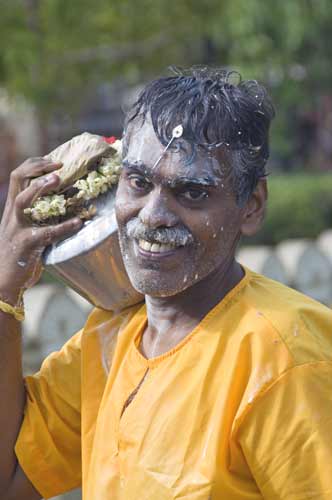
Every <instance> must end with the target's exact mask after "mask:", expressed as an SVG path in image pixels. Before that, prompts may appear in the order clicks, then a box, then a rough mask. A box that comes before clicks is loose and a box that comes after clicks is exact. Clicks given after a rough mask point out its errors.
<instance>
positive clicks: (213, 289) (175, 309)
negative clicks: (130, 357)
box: [145, 259, 243, 336]
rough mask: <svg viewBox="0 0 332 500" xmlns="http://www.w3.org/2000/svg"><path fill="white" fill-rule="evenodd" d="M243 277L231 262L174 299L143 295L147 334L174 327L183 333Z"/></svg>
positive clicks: (238, 268)
mask: <svg viewBox="0 0 332 500" xmlns="http://www.w3.org/2000/svg"><path fill="white" fill-rule="evenodd" d="M242 277H243V270H242V268H241V266H240V265H239V264H238V263H237V262H236V261H235V260H234V259H233V260H232V262H230V263H229V264H228V266H227V267H225V268H224V269H220V270H218V271H217V272H216V271H214V272H213V273H211V274H210V275H208V276H206V277H205V278H204V279H202V280H201V281H199V282H198V283H196V284H195V285H193V286H191V287H189V288H187V289H186V290H184V291H183V292H181V293H179V294H177V295H175V296H171V297H151V296H146V297H145V300H146V308H147V316H148V330H149V331H150V334H151V335H154V336H156V335H158V336H159V335H160V334H163V333H166V332H167V331H169V330H170V329H172V332H174V331H175V328H174V327H177V331H179V332H181V327H183V329H184V330H186V329H188V328H189V329H192V328H194V327H195V326H196V325H197V324H198V323H199V322H200V321H201V320H202V319H203V317H204V316H205V315H206V314H207V313H208V312H209V311H210V310H211V309H212V308H213V307H214V306H215V305H217V304H218V303H219V302H220V300H222V298H223V297H225V295H226V294H227V293H228V292H229V291H230V290H232V288H234V286H236V285H237V283H239V281H240V280H241V279H242ZM178 327H180V328H179V329H178ZM187 333H188V332H187ZM179 335H181V333H179Z"/></svg>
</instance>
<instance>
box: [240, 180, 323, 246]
mask: <svg viewBox="0 0 332 500" xmlns="http://www.w3.org/2000/svg"><path fill="white" fill-rule="evenodd" d="M268 184H269V203H268V210H267V214H266V219H265V222H264V225H263V227H262V229H261V231H260V232H259V233H258V234H257V235H256V236H255V237H251V238H248V239H247V240H243V244H246V245H248V244H249V245H251V244H264V245H275V244H277V243H279V242H280V241H283V240H286V239H291V238H310V239H314V238H317V237H318V236H319V234H320V233H321V232H322V231H323V230H326V229H329V228H331V227H332V196H331V193H332V176H331V175H330V174H320V175H308V174H307V175H300V174H296V175H287V176H285V175H283V176H276V177H273V176H271V178H270V179H269V181H268Z"/></svg>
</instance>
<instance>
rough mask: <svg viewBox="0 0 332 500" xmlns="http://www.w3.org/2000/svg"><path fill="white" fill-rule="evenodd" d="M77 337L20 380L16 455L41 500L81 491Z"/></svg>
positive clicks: (78, 349)
mask: <svg viewBox="0 0 332 500" xmlns="http://www.w3.org/2000/svg"><path fill="white" fill-rule="evenodd" d="M81 335H82V331H80V332H78V333H77V334H76V335H75V336H74V337H72V338H71V339H70V340H69V341H68V342H67V343H66V344H65V345H64V347H63V348H62V349H61V351H59V352H56V353H53V354H51V355H50V356H48V357H47V358H46V360H45V361H44V363H43V364H42V367H41V369H40V371H39V372H38V373H37V374H35V375H33V376H28V377H26V379H25V385H26V392H27V398H26V407H25V412H24V419H23V423H22V426H21V430H20V433H19V436H18V439H17V442H16V446H15V452H16V456H17V459H18V462H19V464H20V466H21V467H22V469H23V470H24V472H25V474H26V475H27V477H28V478H29V480H30V481H31V482H32V484H33V485H34V487H35V488H36V489H37V490H38V491H39V493H40V494H41V495H42V496H43V497H44V498H50V497H53V496H56V495H60V494H62V493H64V492H66V491H69V490H71V489H73V488H76V487H79V486H80V485H81Z"/></svg>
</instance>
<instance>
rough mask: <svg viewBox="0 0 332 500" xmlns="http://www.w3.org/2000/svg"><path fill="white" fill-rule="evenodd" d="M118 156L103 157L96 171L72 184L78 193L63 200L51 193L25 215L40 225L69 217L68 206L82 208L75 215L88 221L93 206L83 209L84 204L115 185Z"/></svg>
mask: <svg viewBox="0 0 332 500" xmlns="http://www.w3.org/2000/svg"><path fill="white" fill-rule="evenodd" d="M121 168H122V167H121V157H120V154H115V155H113V156H112V157H110V158H103V159H102V160H101V162H100V165H99V166H98V168H97V170H94V171H92V172H89V173H88V174H87V175H86V176H85V177H84V178H83V179H79V180H78V181H76V182H75V183H74V184H73V188H75V189H76V190H77V192H76V193H75V194H74V195H73V196H71V197H68V198H66V195H65V194H51V195H48V196H43V197H41V198H38V199H37V200H36V201H35V202H34V204H33V205H32V207H31V208H26V209H25V210H24V214H25V215H27V216H29V217H30V218H31V219H32V220H33V221H35V222H43V221H46V220H47V219H50V218H59V217H64V216H65V215H67V214H70V211H71V210H70V209H71V207H74V206H75V207H77V206H78V205H80V204H81V205H82V208H81V210H80V211H79V213H78V214H77V215H78V216H79V217H80V218H81V219H89V218H91V217H93V215H95V213H96V208H95V207H94V206H93V205H90V206H88V207H87V206H86V203H85V202H87V201H90V200H93V199H95V198H98V196H99V195H100V194H103V193H106V192H107V191H108V190H109V189H111V188H113V187H114V186H115V185H117V184H118V181H119V177H120V173H121Z"/></svg>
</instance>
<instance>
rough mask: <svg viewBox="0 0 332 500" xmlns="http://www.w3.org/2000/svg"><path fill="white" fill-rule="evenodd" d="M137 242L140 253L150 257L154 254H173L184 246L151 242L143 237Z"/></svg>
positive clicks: (157, 255) (158, 255) (159, 255)
mask: <svg viewBox="0 0 332 500" xmlns="http://www.w3.org/2000/svg"><path fill="white" fill-rule="evenodd" d="M135 243H136V245H137V247H138V249H139V252H140V254H142V255H145V256H150V257H152V256H156V257H161V256H167V255H172V254H174V253H175V252H176V251H178V250H180V249H181V248H183V246H182V245H174V244H171V243H168V244H165V243H157V242H150V241H147V240H143V239H139V240H135Z"/></svg>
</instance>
